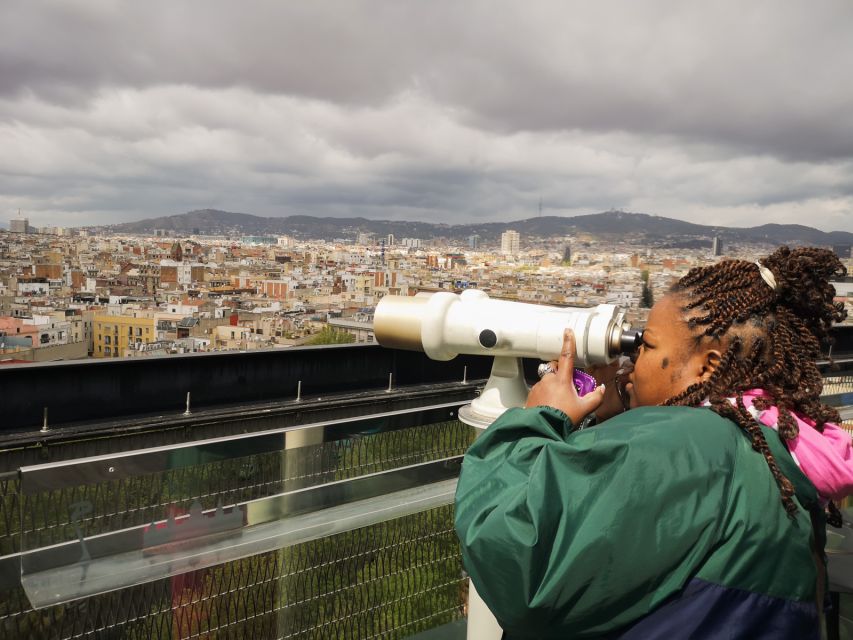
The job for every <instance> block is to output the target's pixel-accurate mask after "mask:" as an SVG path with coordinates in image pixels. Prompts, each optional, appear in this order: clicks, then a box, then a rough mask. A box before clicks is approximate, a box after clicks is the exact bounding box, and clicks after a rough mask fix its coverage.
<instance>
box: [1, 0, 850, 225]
mask: <svg viewBox="0 0 853 640" xmlns="http://www.w3.org/2000/svg"><path fill="white" fill-rule="evenodd" d="M851 25H853V7H851V6H850V5H849V4H848V3H845V2H840V1H836V2H827V3H822V4H821V6H820V7H819V8H817V9H816V8H815V7H814V5H813V4H810V3H806V2H792V3H786V4H785V6H784V7H779V6H778V5H777V4H774V3H769V2H759V3H753V4H751V5H750V7H749V8H748V10H745V9H744V7H743V6H742V4H738V3H734V2H723V3H714V4H713V5H681V6H677V7H673V5H671V4H670V3H665V2H651V3H643V4H642V5H635V4H633V3H631V4H625V3H618V2H605V3H599V4H597V5H595V6H591V5H588V4H585V3H578V4H565V3H556V2H554V3H552V2H543V3H538V4H537V5H535V6H534V7H532V8H531V7H528V6H524V7H522V6H520V5H517V4H515V3H505V4H493V3H484V2H465V3H454V4H453V5H452V7H451V6H450V5H446V4H441V3H431V4H426V5H425V4H423V3H409V2H394V3H378V4H375V3H371V4H369V5H368V4H366V3H359V2H354V3H347V5H346V6H341V5H337V4H331V3H324V2H318V3H311V5H304V6H303V5H289V4H285V5H282V4H280V3H272V2H256V3H254V5H253V7H252V10H246V9H245V8H244V7H238V6H234V5H231V4H229V3H224V2H205V3H193V2H189V3H182V4H181V5H174V4H173V3H165V2H160V3H158V2H153V3H149V4H147V5H145V6H144V7H142V6H140V7H133V6H131V7H128V6H125V5H123V4H119V3H116V2H113V1H111V0H97V1H95V0H91V1H78V2H74V3H64V4H62V5H58V4H48V5H41V4H36V3H26V4H13V5H12V4H7V5H4V6H3V7H2V8H0V35H2V37H0V61H2V62H0V65H2V68H3V73H2V74H0V139H2V140H3V143H4V155H3V158H2V159H0V212H2V215H0V218H2V219H3V220H4V221H7V220H8V219H10V218H12V217H14V216H15V215H16V212H17V210H18V209H19V208H20V209H21V211H22V215H23V216H25V217H28V218H29V219H30V220H31V221H32V223H33V224H34V225H37V226H48V225H53V226H70V227H79V226H86V225H104V224H113V223H120V222H126V221H130V220H138V219H141V218H145V217H156V216H159V215H169V214H174V213H180V212H183V211H190V210H193V209H202V208H218V209H227V210H232V211H247V212H251V213H254V214H256V215H261V216H286V215H297V214H304V215H312V216H320V217H323V216H331V217H356V216H363V217H367V218H371V219H389V220H431V221H436V222H446V223H454V222H484V221H492V222H505V221H509V220H515V219H523V218H529V217H535V216H536V215H537V212H538V211H539V208H540V203H541V207H542V211H543V214H545V215H557V216H570V215H577V214H584V213H590V212H594V211H605V210H609V209H624V210H626V211H640V212H646V213H650V214H655V215H661V216H666V217H672V218H678V219H682V220H686V221H689V222H696V223H705V224H709V223H711V224H720V225H725V226H757V225H760V224H766V223H780V224H808V225H809V226H813V227H815V228H818V229H821V230H824V231H833V230H839V231H851V230H853V160H851V159H853V109H850V106H851V104H853V88H851V87H850V86H849V83H844V82H840V81H839V77H840V73H841V70H843V69H846V68H848V67H849V64H850V63H851V62H853V41H851V39H850V38H849V37H848V34H849V29H850V26H851ZM723 43H725V44H723Z"/></svg>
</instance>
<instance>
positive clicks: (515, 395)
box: [459, 356, 530, 429]
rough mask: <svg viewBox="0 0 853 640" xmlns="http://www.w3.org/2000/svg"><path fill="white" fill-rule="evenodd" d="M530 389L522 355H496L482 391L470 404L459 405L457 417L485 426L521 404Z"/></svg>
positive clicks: (482, 427)
mask: <svg viewBox="0 0 853 640" xmlns="http://www.w3.org/2000/svg"><path fill="white" fill-rule="evenodd" d="M529 392H530V388H529V387H528V386H527V383H526V382H525V381H524V368H523V366H522V361H521V358H514V357H511V356H496V357H495V360H494V362H493V363H492V372H491V374H490V375H489V380H488V382H486V386H485V387H484V388H483V391H482V393H480V395H479V396H478V397H477V398H475V399H474V400H473V402H471V404H468V405H465V406H464V407H462V408H461V409H459V419H460V420H461V421H462V422H464V423H465V424H470V425H471V426H472V427H477V428H478V429H485V428H486V427H488V426H489V425H490V424H492V423H493V422H494V421H495V420H497V418H498V416H500V415H501V414H502V413H503V412H504V411H506V410H507V409H511V408H512V407H523V406H524V403H525V401H526V400H527V394H528V393H529Z"/></svg>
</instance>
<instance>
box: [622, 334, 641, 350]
mask: <svg viewBox="0 0 853 640" xmlns="http://www.w3.org/2000/svg"><path fill="white" fill-rule="evenodd" d="M641 344H643V330H642V329H626V330H624V331H622V335H621V336H619V352H620V353H624V354H631V353H634V352H635V351H636V350H637V349H639V348H640V345H641Z"/></svg>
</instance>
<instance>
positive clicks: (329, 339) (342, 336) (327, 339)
mask: <svg viewBox="0 0 853 640" xmlns="http://www.w3.org/2000/svg"><path fill="white" fill-rule="evenodd" d="M351 342H355V336H354V335H352V334H351V333H349V332H348V331H339V330H338V329H335V328H334V327H330V326H329V325H326V326H325V327H323V329H322V330H321V331H320V333H318V334H317V335H315V336H314V337H313V338H311V340H309V341H308V342H307V343H306V344H349V343H351Z"/></svg>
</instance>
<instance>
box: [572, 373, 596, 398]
mask: <svg viewBox="0 0 853 640" xmlns="http://www.w3.org/2000/svg"><path fill="white" fill-rule="evenodd" d="M572 382H574V383H575V389H577V392H578V395H579V396H585V395H586V394H588V393H589V392H590V391H595V387H596V386H597V385H596V382H595V378H593V377H592V376H591V375H589V374H588V373H586V372H585V371H580V370H578V369H575V370H574V371H572Z"/></svg>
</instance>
